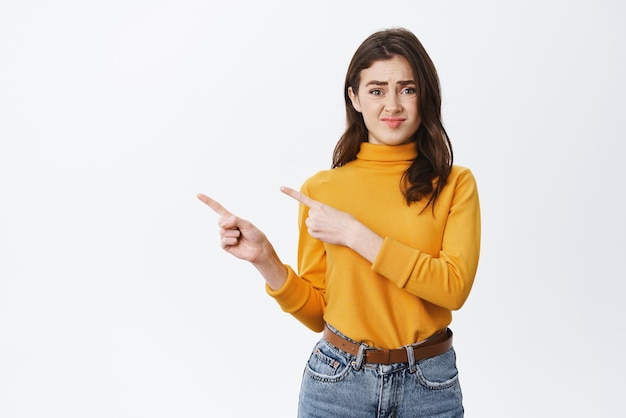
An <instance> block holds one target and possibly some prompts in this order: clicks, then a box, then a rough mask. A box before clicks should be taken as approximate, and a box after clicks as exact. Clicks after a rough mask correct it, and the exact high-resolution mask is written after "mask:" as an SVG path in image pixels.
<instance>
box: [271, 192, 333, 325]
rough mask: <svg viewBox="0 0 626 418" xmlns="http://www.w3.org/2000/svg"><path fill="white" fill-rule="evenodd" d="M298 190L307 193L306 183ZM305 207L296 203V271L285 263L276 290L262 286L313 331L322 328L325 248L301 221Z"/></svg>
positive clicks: (304, 214) (304, 220)
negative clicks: (281, 282)
mask: <svg viewBox="0 0 626 418" xmlns="http://www.w3.org/2000/svg"><path fill="white" fill-rule="evenodd" d="M301 192H302V193H304V194H306V195H307V196H310V193H309V191H308V190H307V188H306V184H305V185H303V187H302V188H301ZM308 213H309V209H308V208H307V207H306V206H305V205H303V204H300V206H299V211H298V227H299V231H300V232H299V242H298V270H299V272H300V274H299V275H298V274H296V273H295V272H294V270H293V269H292V268H291V267H290V266H287V269H288V276H287V281H286V282H285V284H284V285H283V286H282V287H281V288H280V289H277V290H272V289H270V288H269V286H266V291H267V293H268V294H269V295H270V296H271V297H273V298H274V299H275V300H276V301H277V302H278V304H279V305H280V307H281V309H282V310H283V311H285V312H288V313H290V314H292V315H293V316H294V317H295V318H296V319H298V320H299V321H300V322H302V323H303V324H304V325H306V326H307V327H308V328H310V329H311V330H313V331H315V332H321V331H323V329H324V325H325V321H324V311H325V308H326V302H325V299H324V295H325V291H326V288H325V278H326V250H325V247H324V243H322V242H321V241H319V240H317V239H315V238H313V237H311V236H310V235H309V233H308V229H307V226H306V224H305V222H306V218H307V217H308Z"/></svg>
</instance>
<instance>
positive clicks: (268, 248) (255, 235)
mask: <svg viewBox="0 0 626 418" xmlns="http://www.w3.org/2000/svg"><path fill="white" fill-rule="evenodd" d="M198 199H200V200H201V201H202V202H203V203H205V204H206V205H207V206H208V207H210V208H211V209H213V210H214V211H215V212H216V213H217V214H218V215H220V218H219V219H218V220H217V224H218V225H219V227H220V237H221V240H220V245H221V247H222V248H223V249H224V250H225V251H227V252H228V253H230V254H232V255H234V256H235V257H237V258H239V259H241V260H245V261H249V262H250V263H252V264H253V265H254V266H255V267H256V268H257V269H258V270H259V272H260V273H261V274H262V275H263V277H264V278H265V280H266V281H267V282H268V284H269V285H270V287H271V288H272V289H278V288H279V287H280V286H282V285H283V283H284V282H285V280H287V268H286V267H285V266H284V265H283V263H282V262H281V261H280V259H279V258H278V255H277V254H276V252H275V251H274V247H273V246H272V244H271V243H270V241H269V240H268V239H267V237H266V236H265V234H264V233H263V232H262V231H261V230H260V229H258V228H257V227H256V226H254V225H253V224H252V223H251V222H249V221H247V220H245V219H242V218H239V217H238V216H236V215H234V214H232V213H231V212H229V211H228V210H226V208H224V206H222V205H221V204H220V203H219V202H217V201H216V200H214V199H211V198H210V197H209V196H207V195H204V194H202V193H200V194H198Z"/></svg>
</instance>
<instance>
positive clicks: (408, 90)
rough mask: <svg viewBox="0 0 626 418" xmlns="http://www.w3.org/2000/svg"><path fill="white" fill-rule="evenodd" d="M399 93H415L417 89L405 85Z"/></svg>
mask: <svg viewBox="0 0 626 418" xmlns="http://www.w3.org/2000/svg"><path fill="white" fill-rule="evenodd" d="M400 93H401V94H406V95H409V94H415V93H417V90H416V89H415V87H406V88H403V89H402V91H401V92H400Z"/></svg>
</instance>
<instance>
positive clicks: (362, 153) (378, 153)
mask: <svg viewBox="0 0 626 418" xmlns="http://www.w3.org/2000/svg"><path fill="white" fill-rule="evenodd" d="M356 158H357V159H359V160H363V161H380V162H399V161H413V160H414V159H415V158H417V149H416V147H415V142H409V143H408V144H402V145H380V144H371V143H369V142H362V143H361V149H360V150H359V153H358V154H357V156H356Z"/></svg>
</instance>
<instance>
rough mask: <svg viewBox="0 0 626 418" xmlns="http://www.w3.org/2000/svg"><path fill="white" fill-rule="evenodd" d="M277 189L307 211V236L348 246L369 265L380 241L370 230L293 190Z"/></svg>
mask: <svg viewBox="0 0 626 418" xmlns="http://www.w3.org/2000/svg"><path fill="white" fill-rule="evenodd" d="M280 190H281V192H283V193H285V194H286V195H287V196H290V197H292V198H293V199H295V200H297V201H298V202H300V203H302V204H303V205H305V206H307V207H308V208H309V217H308V218H307V219H306V221H305V223H306V226H307V228H308V232H309V235H311V236H312V237H313V238H316V239H319V240H320V241H323V242H326V243H329V244H336V245H343V246H345V247H349V248H351V249H353V250H354V251H356V252H358V253H359V254H361V255H362V256H363V257H365V258H366V259H367V260H369V261H370V262H373V260H374V258H375V257H376V254H378V250H379V249H380V246H381V245H382V241H383V239H382V238H381V237H380V236H378V235H377V234H375V233H374V232H373V231H372V230H371V229H369V228H368V227H367V226H365V225H363V224H362V223H361V222H359V221H358V220H357V219H356V218H355V217H354V216H352V215H351V214H349V213H346V212H343V211H340V210H337V209H335V208H333V207H331V206H328V205H326V204H324V203H322V202H318V201H317V200H314V199H311V198H310V197H309V196H307V195H305V194H303V193H301V192H299V191H297V190H294V189H291V188H289V187H281V188H280Z"/></svg>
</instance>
